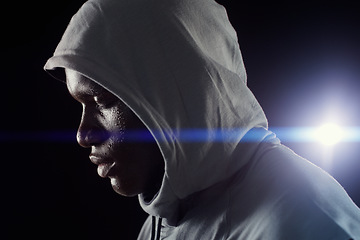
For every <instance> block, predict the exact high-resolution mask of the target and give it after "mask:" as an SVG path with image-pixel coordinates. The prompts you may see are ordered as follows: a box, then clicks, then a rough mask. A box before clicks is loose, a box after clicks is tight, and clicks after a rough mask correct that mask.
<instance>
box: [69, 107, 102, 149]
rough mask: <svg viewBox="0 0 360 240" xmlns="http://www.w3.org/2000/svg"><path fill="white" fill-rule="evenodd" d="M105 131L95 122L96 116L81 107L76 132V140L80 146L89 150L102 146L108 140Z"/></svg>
mask: <svg viewBox="0 0 360 240" xmlns="http://www.w3.org/2000/svg"><path fill="white" fill-rule="evenodd" d="M108 135H109V134H107V131H106V129H105V128H104V127H103V126H102V125H101V123H100V122H99V121H98V120H97V118H96V114H94V113H92V112H90V111H87V109H86V108H85V107H83V113H82V116H81V121H80V125H79V128H78V131H77V135H76V140H77V142H78V143H79V145H80V146H82V147H84V148H89V147H91V146H96V145H99V144H102V143H103V142H105V141H106V139H108Z"/></svg>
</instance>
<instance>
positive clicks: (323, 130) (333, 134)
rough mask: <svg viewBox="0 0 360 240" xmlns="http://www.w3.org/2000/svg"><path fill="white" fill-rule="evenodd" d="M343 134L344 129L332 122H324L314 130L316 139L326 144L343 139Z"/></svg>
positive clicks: (329, 144) (331, 144)
mask: <svg viewBox="0 0 360 240" xmlns="http://www.w3.org/2000/svg"><path fill="white" fill-rule="evenodd" d="M344 135H345V132H344V130H343V129H342V128H341V127H340V126H339V125H337V124H334V123H326V124H324V125H322V126H320V127H319V128H318V129H317V130H316V131H315V138H316V140H317V141H319V142H320V143H322V144H323V145H326V146H333V145H335V144H337V143H338V142H340V141H341V140H342V139H343V137H344Z"/></svg>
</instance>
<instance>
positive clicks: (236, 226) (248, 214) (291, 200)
mask: <svg viewBox="0 0 360 240" xmlns="http://www.w3.org/2000/svg"><path fill="white" fill-rule="evenodd" d="M253 161H254V162H252V163H251V164H250V166H248V170H247V171H246V173H243V175H242V176H239V177H238V178H237V179H236V180H235V181H234V184H233V186H232V189H231V198H230V205H229V211H228V219H229V220H228V222H229V224H230V227H229V229H230V234H229V236H232V237H234V239H238V238H240V239H241V237H240V235H241V236H244V237H247V238H251V239H262V238H266V239H350V237H349V236H348V234H347V233H346V230H344V227H343V226H341V227H340V226H339V223H338V221H337V219H336V217H338V216H339V214H340V215H341V216H342V218H346V217H348V215H347V214H348V212H347V211H348V210H346V209H343V208H342V207H339V206H338V205H344V204H345V205H346V204H347V202H348V201H349V200H350V199H349V197H348V196H347V194H346V193H345V191H343V189H342V187H341V186H340V185H339V184H338V183H337V182H336V181H335V180H334V179H333V178H332V177H331V176H330V175H328V174H327V173H325V172H324V171H322V170H321V169H319V168H318V167H316V166H314V165H313V164H311V163H309V162H308V161H306V160H305V159H303V158H301V157H299V156H298V155H296V154H294V153H293V152H292V151H291V150H289V149H287V148H286V147H283V146H278V147H272V148H269V149H268V150H267V151H264V152H263V153H262V154H261V155H258V156H255V159H253ZM244 174H245V176H244ZM334 197H335V198H338V199H340V200H339V201H340V202H338V203H337V204H336V203H335V202H334V200H332V199H328V198H334ZM350 201H351V200H350ZM350 208H353V210H355V211H357V210H358V208H356V207H350ZM344 225H346V224H344ZM345 228H346V226H345ZM270 236H272V237H270ZM334 237H336V238H334ZM230 239H232V238H231V237H230Z"/></svg>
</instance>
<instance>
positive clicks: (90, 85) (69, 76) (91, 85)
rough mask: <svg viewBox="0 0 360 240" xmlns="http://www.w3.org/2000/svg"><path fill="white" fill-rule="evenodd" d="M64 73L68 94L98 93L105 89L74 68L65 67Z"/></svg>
mask: <svg viewBox="0 0 360 240" xmlns="http://www.w3.org/2000/svg"><path fill="white" fill-rule="evenodd" d="M65 74H66V86H67V88H68V90H69V92H70V94H71V95H73V96H79V95H98V94H100V93H102V92H105V91H106V90H105V89H104V88H103V87H102V86H100V85H99V84H97V83H95V82H94V81H92V80H90V79H89V78H87V77H85V76H84V75H82V74H80V73H78V72H76V71H74V70H71V69H65Z"/></svg>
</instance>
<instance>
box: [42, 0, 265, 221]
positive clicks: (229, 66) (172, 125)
mask: <svg viewBox="0 0 360 240" xmlns="http://www.w3.org/2000/svg"><path fill="white" fill-rule="evenodd" d="M64 68H69V69H72V70H75V71H78V72H79V73H81V74H83V75H85V76H86V77H88V78H90V79H92V80H93V81H95V82H97V83H98V84H100V85H102V86H103V87H105V88H106V89H108V90H109V91H111V92H112V93H114V94H115V95H116V96H118V97H119V98H120V99H121V100H122V101H123V102H124V103H125V104H127V105H128V106H129V107H130V108H131V109H132V110H133V111H134V112H135V113H136V114H137V116H138V117H139V118H140V119H141V120H142V121H143V123H144V124H145V125H146V127H147V128H148V129H149V130H150V132H152V134H153V136H154V137H155V138H156V141H157V143H158V146H159V148H160V150H161V152H162V154H163V157H164V161H165V175H164V178H163V183H162V186H161V188H160V190H159V192H158V194H157V195H156V196H155V197H154V199H153V200H152V201H150V202H146V201H145V200H144V197H143V196H141V195H140V196H139V200H140V204H141V206H142V207H143V209H144V210H145V211H146V212H148V213H149V214H151V215H157V216H160V217H164V218H171V217H174V216H175V215H176V209H177V204H178V201H179V200H181V199H184V198H186V197H188V196H189V195H191V194H192V193H195V192H198V191H201V190H204V189H206V188H209V187H210V186H212V185H214V184H215V183H218V182H220V181H223V180H225V179H227V178H229V177H230V176H232V175H233V174H234V173H236V172H237V171H239V169H240V168H241V167H242V166H244V165H245V164H246V163H247V162H248V161H249V159H250V157H251V155H252V154H253V151H254V148H255V147H242V142H244V136H245V135H246V134H247V133H248V132H249V130H250V129H253V128H262V129H267V120H266V117H265V115H264V113H263V111H262V109H261V107H260V105H259V104H258V102H257V100H256V99H255V97H254V96H253V94H252V93H251V91H250V90H249V89H248V87H247V86H246V71H245V68H244V64H243V60H242V56H241V52H240V49H239V46H238V40H237V35H236V32H235V30H234V29H233V27H232V26H231V24H230V22H229V20H228V17H227V14H226V11H225V9H224V8H223V7H222V6H221V5H219V4H217V3H216V2H215V1H211V0H132V1H125V0H90V1H88V2H86V3H85V4H84V5H83V6H82V7H81V8H80V10H79V11H78V12H77V13H76V14H75V15H74V16H73V18H72V19H71V22H70V23H69V25H68V27H67V29H66V31H65V33H64V35H63V37H62V39H61V41H60V43H59V45H58V47H57V48H56V50H55V53H54V55H53V56H52V57H51V58H50V59H49V60H48V62H47V63H46V65H45V70H47V71H48V72H50V74H52V75H53V76H54V77H56V78H59V79H62V80H64V71H63V69H64ZM233 129H236V131H232V130H233ZM185 130H186V131H185ZM184 132H185V133H189V132H190V133H196V132H201V138H198V137H197V138H195V139H194V138H191V139H187V138H186V136H187V135H186V136H184ZM260 132H261V133H260V134H257V135H256V137H255V138H256V142H260V141H261V140H262V139H264V138H265V137H266V136H267V135H269V133H268V132H267V131H266V130H264V131H260ZM215 133H216V134H215ZM218 135H220V136H222V137H225V138H226V137H229V139H228V140H225V141H222V140H218V139H217V137H216V136H218ZM195 137H196V136H195ZM222 139H223V138H222ZM254 144H255V143H254ZM235 153H237V154H236V157H234V155H235Z"/></svg>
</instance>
